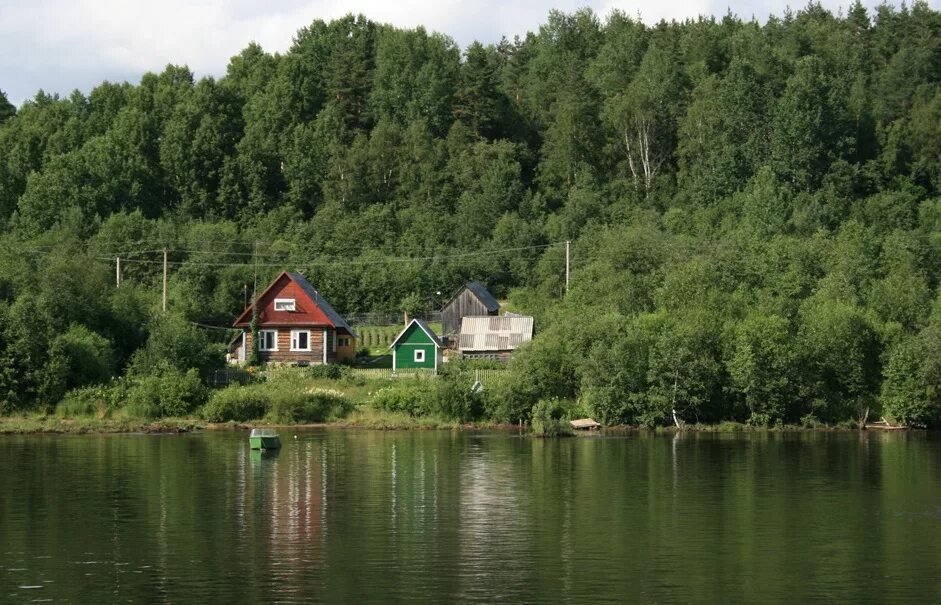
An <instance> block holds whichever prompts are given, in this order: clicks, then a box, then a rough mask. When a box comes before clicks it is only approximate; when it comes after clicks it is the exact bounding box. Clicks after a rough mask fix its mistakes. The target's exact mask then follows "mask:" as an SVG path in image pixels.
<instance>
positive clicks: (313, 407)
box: [201, 381, 352, 424]
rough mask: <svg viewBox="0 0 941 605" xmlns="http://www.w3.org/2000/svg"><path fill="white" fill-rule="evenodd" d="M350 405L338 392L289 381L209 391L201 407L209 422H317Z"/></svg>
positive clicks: (350, 407) (339, 412) (338, 414)
mask: <svg viewBox="0 0 941 605" xmlns="http://www.w3.org/2000/svg"><path fill="white" fill-rule="evenodd" d="M351 409H352V405H351V404H350V402H349V401H348V400H347V398H346V397H345V396H344V395H343V394H342V393H340V392H339V391H334V390H328V389H316V388H307V387H305V386H302V385H300V384H298V383H294V382H291V381H282V382H276V383H268V384H254V385H248V386H230V387H227V388H225V389H222V390H220V391H216V392H215V393H213V395H212V397H211V398H210V400H209V403H207V404H206V405H205V406H204V407H203V409H202V414H201V415H202V417H203V418H204V419H205V420H208V421H209V422H228V421H238V422H247V421H249V420H259V419H261V418H265V419H267V420H269V421H271V422H276V423H284V424H289V423H294V422H320V421H323V420H326V419H327V418H330V417H339V416H343V415H345V414H347V413H348V412H349V411H350V410H351Z"/></svg>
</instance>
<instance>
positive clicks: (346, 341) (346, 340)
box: [340, 336, 350, 347]
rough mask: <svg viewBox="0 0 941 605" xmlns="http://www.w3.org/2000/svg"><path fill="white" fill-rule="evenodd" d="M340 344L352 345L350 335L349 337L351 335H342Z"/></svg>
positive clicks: (344, 345)
mask: <svg viewBox="0 0 941 605" xmlns="http://www.w3.org/2000/svg"><path fill="white" fill-rule="evenodd" d="M340 346H341V347H348V346H350V337H349V336H341V337H340Z"/></svg>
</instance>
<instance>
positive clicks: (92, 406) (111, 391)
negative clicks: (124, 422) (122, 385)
mask: <svg viewBox="0 0 941 605" xmlns="http://www.w3.org/2000/svg"><path fill="white" fill-rule="evenodd" d="M118 391H119V389H118V388H116V387H115V386H93V387H84V388H80V389H73V390H71V391H69V392H68V393H66V394H65V397H63V399H62V401H60V402H59V405H57V406H56V416H63V417H75V416H95V417H96V418H106V417H107V416H108V415H109V414H110V413H111V410H112V409H113V408H114V407H116V401H115V399H116V394H117V393H118Z"/></svg>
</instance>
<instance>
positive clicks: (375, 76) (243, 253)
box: [0, 2, 941, 425]
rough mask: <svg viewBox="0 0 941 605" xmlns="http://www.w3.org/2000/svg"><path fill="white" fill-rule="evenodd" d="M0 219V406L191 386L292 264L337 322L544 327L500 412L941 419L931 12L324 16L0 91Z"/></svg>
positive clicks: (939, 116)
mask: <svg viewBox="0 0 941 605" xmlns="http://www.w3.org/2000/svg"><path fill="white" fill-rule="evenodd" d="M0 85H2V83H0ZM0 229H2V235H0V411H6V412H11V411H16V410H27V409H37V408H38V409H42V408H43V407H44V406H45V407H48V406H50V405H55V403H56V402H57V401H59V400H60V399H61V398H62V397H63V395H64V394H65V393H66V392H67V391H68V390H69V389H73V388H76V387H81V386H84V385H87V384H95V383H102V382H107V381H109V380H112V379H113V377H115V376H119V375H121V374H124V373H128V374H134V373H137V375H141V376H143V375H146V374H147V373H148V372H154V371H157V369H159V368H161V367H167V366H173V367H175V368H176V369H177V370H179V371H186V370H188V369H191V368H195V369H196V371H199V372H202V373H203V374H204V375H205V373H206V372H207V371H209V369H210V368H212V367H213V366H214V364H217V363H221V358H222V356H221V353H220V352H219V349H218V346H213V345H212V343H213V342H218V341H219V340H220V335H222V337H224V335H225V333H224V332H220V331H213V330H211V329H209V328H204V327H202V326H228V325H229V324H230V322H231V321H232V319H233V318H234V317H235V315H236V314H237V313H238V312H239V311H240V310H241V309H242V308H243V305H244V300H245V299H244V297H245V288H246V286H247V288H248V290H249V291H251V290H252V289H253V287H254V284H255V283H256V282H255V280H256V277H255V276H256V275H257V281H258V282H259V286H263V285H264V284H265V283H267V281H268V280H269V279H270V278H271V277H272V275H274V274H275V273H276V272H278V271H280V270H282V269H289V270H303V271H304V272H305V273H306V275H307V276H308V277H309V278H310V279H311V281H312V282H313V283H314V284H315V285H317V286H318V287H319V288H320V289H321V290H322V291H323V292H324V294H325V295H326V297H327V298H328V299H329V300H330V301H331V302H332V303H333V304H334V306H335V307H337V309H338V310H339V311H340V312H342V313H346V314H356V313H365V312H370V311H396V310H401V309H408V310H413V311H414V310H418V309H421V308H423V307H428V306H431V307H434V306H436V305H438V304H440V302H441V298H442V296H444V297H446V296H447V294H449V293H450V292H452V291H453V290H454V289H456V288H457V287H458V286H459V285H460V284H461V283H462V282H464V281H465V280H468V279H479V280H481V281H483V282H485V283H486V284H487V285H488V286H489V287H490V288H491V289H492V291H493V292H494V293H495V294H497V295H498V296H500V297H504V298H508V300H509V301H510V305H511V306H512V307H513V308H514V309H517V310H520V311H523V312H528V313H531V314H533V315H535V316H536V319H537V331H538V335H537V337H536V339H535V340H534V342H533V343H531V345H529V346H528V347H527V348H526V349H525V350H524V351H522V352H521V353H520V354H519V355H518V356H517V357H516V358H515V359H514V360H513V362H512V363H511V371H512V372H514V374H515V375H516V376H517V379H516V380H513V381H511V382H510V383H509V385H508V386H507V387H506V388H505V389H504V390H503V392H502V393H501V394H500V395H499V396H494V397H493V398H492V401H491V402H490V403H489V404H488V405H489V408H488V410H489V413H490V415H491V416H492V417H494V418H498V419H500V418H502V419H516V418H520V417H527V416H528V415H529V413H530V410H531V409H532V406H533V405H534V404H535V403H536V402H538V401H540V400H544V399H545V398H547V397H559V398H560V399H562V400H566V401H571V402H577V404H578V405H580V406H584V407H585V408H586V409H587V411H588V412H590V413H592V414H594V415H596V416H597V417H598V419H599V420H602V421H604V422H606V423H614V422H623V423H636V424H645V425H657V424H662V423H669V422H671V421H672V420H671V411H672V410H673V409H675V410H677V412H678V413H679V414H680V415H682V417H684V418H686V419H687V420H689V421H700V422H718V421H722V420H738V421H747V422H751V423H753V424H759V425H773V424H779V423H803V424H810V425H815V424H821V423H826V424H835V423H840V422H844V421H847V420H853V419H857V418H860V417H862V416H863V415H864V414H865V411H866V410H867V409H868V410H870V415H871V416H872V415H878V414H882V413H885V414H888V415H889V416H890V417H891V418H893V419H895V420H898V421H901V422H907V423H911V424H915V425H934V424H937V423H938V420H939V415H941V299H939V296H938V287H939V280H941V13H939V12H937V11H933V10H931V9H930V8H929V7H928V5H927V4H926V3H924V2H917V3H915V4H912V5H908V6H906V5H902V6H901V7H893V6H889V5H883V6H880V7H878V8H877V9H876V10H875V11H873V12H871V13H870V12H868V11H867V10H866V9H865V8H864V7H863V6H862V5H861V4H859V3H857V4H855V5H853V6H852V7H851V8H850V9H849V10H848V12H847V13H846V14H845V15H843V14H840V15H834V14H832V13H830V12H828V11H827V10H824V9H823V8H821V7H820V6H819V5H817V4H810V5H808V6H807V7H806V8H804V9H803V10H799V11H796V12H787V13H785V14H784V15H782V16H780V17H777V18H771V19H769V20H768V21H767V22H766V23H764V24H761V23H758V22H756V21H743V20H741V19H739V18H737V17H735V16H734V15H728V16H725V17H723V18H721V19H716V18H708V19H707V18H700V19H696V20H688V21H685V22H682V23H678V22H670V23H667V22H661V23H659V24H656V25H653V26H650V25H645V24H644V23H642V22H640V21H638V20H636V19H632V18H630V17H628V16H626V15H624V14H621V13H618V12H614V13H612V14H611V15H609V16H606V17H604V18H602V17H599V16H597V15H595V14H593V13H592V12H590V11H588V10H583V11H579V12H576V13H573V14H562V13H558V12H552V13H550V14H549V15H548V18H547V20H546V23H545V25H543V26H542V27H540V28H539V31H538V32H534V33H529V34H527V35H526V36H525V38H519V39H514V40H512V41H509V40H504V41H502V42H501V43H499V44H495V45H486V46H485V45H481V44H477V43H475V44H471V45H470V46H469V47H467V48H466V49H463V50H462V49H461V48H459V47H458V46H457V45H456V44H455V43H454V41H453V40H451V39H450V38H448V37H447V36H444V35H441V34H437V33H429V32H427V31H425V30H424V29H422V28H417V29H413V30H405V29H398V28H394V27H391V26H388V25H383V24H379V23H374V22H371V21H369V20H367V19H366V18H364V17H360V16H349V17H346V18H343V19H340V20H336V21H332V22H329V23H325V22H322V21H315V22H314V23H312V24H310V25H309V26H307V27H304V28H302V29H300V30H299V31H298V32H297V35H296V37H295V39H294V42H293V45H292V46H291V48H290V50H288V51H287V52H286V53H284V54H269V53H266V52H265V51H264V49H262V48H261V47H259V46H258V45H256V44H249V45H248V46H247V47H246V48H245V49H244V50H243V51H242V52H241V53H240V54H239V55H237V56H235V57H233V58H232V59H231V61H230V62H229V64H228V68H227V71H226V74H225V75H224V76H223V77H221V78H218V79H215V78H210V77H206V78H202V79H200V80H198V81H196V80H195V78H194V76H193V74H192V72H190V71H189V69H187V68H186V67H185V66H175V65H170V66H167V67H166V69H165V70H164V71H163V72H162V73H160V74H153V73H148V74H145V75H144V76H143V77H142V79H141V81H140V82H139V83H138V84H136V85H133V84H129V83H110V82H104V83H102V84H101V85H99V86H97V87H96V88H94V89H93V90H91V91H90V92H89V93H88V94H87V95H84V94H82V93H80V92H78V91H76V92H74V93H72V94H71V95H70V96H69V97H68V98H60V97H58V96H55V95H48V94H45V93H43V92H39V93H38V94H36V96H35V98H33V99H31V100H29V101H27V102H25V103H23V105H22V106H21V107H19V108H16V107H13V106H12V105H10V103H8V102H7V101H6V98H5V97H3V96H0ZM567 240H571V241H572V273H571V287H570V289H569V291H568V292H566V291H565V272H564V267H565V261H564V246H563V245H561V242H564V241H567ZM164 249H167V250H169V262H170V277H169V301H168V307H169V311H168V312H167V313H166V314H164V313H162V312H161V311H160V297H161V279H162V275H161V271H162V266H161V262H162V253H163V250H164ZM117 257H121V267H122V270H123V271H122V272H123V278H122V283H121V285H120V287H116V286H115V281H116V278H115V274H116V268H115V259H116V258H117ZM197 324H202V326H200V325H197Z"/></svg>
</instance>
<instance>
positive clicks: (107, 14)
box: [0, 0, 941, 106]
mask: <svg viewBox="0 0 941 605" xmlns="http://www.w3.org/2000/svg"><path fill="white" fill-rule="evenodd" d="M849 1H851V0H823V1H822V4H823V6H825V7H827V8H829V9H830V10H833V11H834V12H836V11H837V10H839V9H840V8H841V7H845V6H847V5H848V4H849ZM788 4H789V2H788V0H761V1H759V0H632V1H628V0H581V1H576V0H554V1H538V0H517V1H512V2H510V1H507V0H502V1H501V0H480V1H477V2H465V1H460V0H345V1H344V0H268V1H264V0H262V1H259V0H255V1H249V0H229V1H223V0H206V1H200V2H192V1H186V0H162V1H160V2H155V1H153V0H149V1H146V2H140V1H138V0H0V90H3V91H4V92H5V93H6V94H7V97H8V98H9V99H10V101H11V102H12V103H13V104H15V105H17V106H19V105H20V104H22V102H23V101H24V100H25V99H28V98H31V97H32V96H33V95H35V94H36V92H37V91H38V90H40V89H42V90H44V91H46V92H47V93H59V94H60V95H63V96H65V95H68V94H69V93H70V92H71V91H72V90H74V89H76V88H77V89H79V90H81V91H82V92H83V93H86V94H87V93H88V91H90V90H91V89H92V88H93V87H95V86H96V85H97V84H99V83H101V82H102V81H104V80H109V81H112V82H114V81H118V82H120V81H124V80H127V81H129V82H131V83H137V82H138V81H139V80H140V77H141V76H142V75H143V74H144V73H146V72H148V71H153V72H160V71H162V70H163V68H164V67H165V66H166V65H167V64H168V63H173V64H178V65H187V66H189V68H190V69H191V70H192V71H193V72H194V73H195V75H196V76H197V78H198V77H202V76H206V75H212V76H221V75H223V74H224V73H225V68H226V65H227V64H228V61H229V58H230V57H232V56H233V55H236V54H238V53H239V51H241V50H242V49H243V48H245V46H247V45H248V43H249V42H252V41H255V42H257V43H259V44H261V46H262V47H263V48H264V49H265V50H266V51H268V52H283V51H285V50H287V49H288V48H289V47H290V46H291V41H292V39H293V36H294V34H295V32H296V31H297V30H298V29H300V28H301V27H303V26H305V25H308V24H309V23H311V22H312V21H313V20H315V19H324V20H330V19H332V18H336V17H342V16H343V15H345V14H347V13H351V12H352V13H362V14H364V15H366V16H367V17H368V18H370V19H372V20H373V21H379V22H383V23H391V24H393V25H396V26H399V27H414V26H417V25H424V26H425V28H426V29H428V30H430V31H438V32H441V33H444V34H447V35H449V36H451V37H452V38H453V39H454V40H455V41H456V42H457V43H458V44H459V45H460V46H461V47H462V48H466V46H467V45H468V44H469V43H471V42H472V41H474V40H479V41H481V42H484V43H489V42H497V41H499V40H500V38H501V37H502V36H507V37H508V38H512V37H513V35H516V34H519V35H524V34H525V33H526V32H527V31H535V30H537V29H538V28H539V25H540V24H542V23H544V22H545V20H546V16H547V14H548V13H549V11H550V10H551V9H558V10H562V11H565V12H572V11H574V10H577V9H578V8H582V7H586V6H587V7H590V8H592V9H593V10H594V11H595V12H596V13H597V14H598V15H599V16H601V17H602V18H604V17H605V16H606V15H608V14H610V12H611V11H612V10H613V9H619V10H621V11H624V12H625V13H627V14H630V15H633V16H638V15H639V16H640V18H641V19H642V20H643V21H645V22H647V23H655V22H657V21H659V20H660V19H664V18H665V19H678V20H682V19H684V18H687V17H690V18H695V17H697V16H699V15H716V16H722V15H724V14H726V12H728V11H729V10H731V11H732V12H733V13H734V14H737V15H739V16H740V17H742V18H743V19H750V18H751V17H755V18H757V19H758V20H759V21H762V22H763V21H765V19H766V18H767V17H768V15H770V14H775V15H780V14H781V13H782V12H783V10H784V9H785V8H786V6H787V5H788ZM792 4H794V5H796V6H803V5H804V4H805V2H804V0H800V1H799V2H797V3H796V4H795V3H793V2H792ZM864 4H865V5H866V6H870V5H875V4H876V2H871V1H864ZM929 5H930V6H931V7H932V8H934V9H938V8H939V6H941V0H929Z"/></svg>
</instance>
